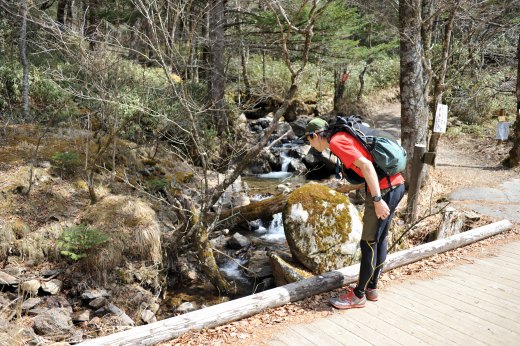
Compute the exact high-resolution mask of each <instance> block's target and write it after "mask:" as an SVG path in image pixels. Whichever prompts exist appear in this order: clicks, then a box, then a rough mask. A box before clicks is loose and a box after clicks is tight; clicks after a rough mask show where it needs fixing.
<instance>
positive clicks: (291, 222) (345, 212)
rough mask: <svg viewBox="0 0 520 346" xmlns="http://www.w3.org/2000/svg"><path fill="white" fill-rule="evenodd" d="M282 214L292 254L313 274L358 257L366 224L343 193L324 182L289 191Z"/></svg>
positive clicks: (329, 269) (339, 266)
mask: <svg viewBox="0 0 520 346" xmlns="http://www.w3.org/2000/svg"><path fill="white" fill-rule="evenodd" d="M282 218H283V225H284V230H285V236H286V238H287V243H288V244H289V248H290V249H291V252H292V254H293V256H294V257H295V258H296V259H297V260H298V261H300V262H301V263H302V264H303V265H304V266H305V267H306V268H308V269H309V270H310V271H312V272H313V273H314V274H321V273H324V272H327V271H331V270H335V269H338V268H342V267H345V266H348V265H351V264H353V263H354V261H356V260H357V259H358V257H359V251H358V244H359V241H360V239H361V231H362V227H363V226H362V223H361V219H360V217H359V213H358V211H357V209H356V208H355V207H354V206H353V205H352V204H351V203H350V201H349V199H348V197H347V196H345V195H344V194H342V193H339V192H337V191H334V190H332V189H330V188H328V187H327V186H324V185H320V184H315V183H311V184H306V185H304V186H302V187H300V188H298V189H296V190H294V191H293V192H292V193H291V194H290V195H289V198H288V200H287V204H286V205H285V207H284V209H283V212H282Z"/></svg>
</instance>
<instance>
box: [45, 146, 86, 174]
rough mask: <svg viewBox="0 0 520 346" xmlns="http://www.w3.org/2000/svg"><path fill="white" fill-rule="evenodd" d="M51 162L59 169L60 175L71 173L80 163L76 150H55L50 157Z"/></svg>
mask: <svg viewBox="0 0 520 346" xmlns="http://www.w3.org/2000/svg"><path fill="white" fill-rule="evenodd" d="M51 161H52V164H53V165H54V166H55V167H56V168H57V169H58V170H59V171H60V175H61V176H62V177H63V175H69V174H73V173H74V172H75V171H76V168H77V167H78V166H79V165H80V163H81V162H80V156H79V153H77V152H68V151H64V152H56V153H54V155H52V157H51Z"/></svg>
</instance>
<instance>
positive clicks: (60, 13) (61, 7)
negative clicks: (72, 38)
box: [56, 0, 68, 29]
mask: <svg viewBox="0 0 520 346" xmlns="http://www.w3.org/2000/svg"><path fill="white" fill-rule="evenodd" d="M67 2H68V0H59V1H58V6H57V9H56V24H58V27H59V28H60V29H61V28H63V26H64V25H65V11H66V9H67Z"/></svg>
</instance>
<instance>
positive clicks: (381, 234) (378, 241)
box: [354, 184, 404, 297]
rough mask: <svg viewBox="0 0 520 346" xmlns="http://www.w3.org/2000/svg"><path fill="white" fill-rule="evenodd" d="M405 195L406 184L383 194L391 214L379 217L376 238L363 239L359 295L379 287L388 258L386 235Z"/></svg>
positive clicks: (356, 290)
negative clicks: (383, 217) (378, 283)
mask: <svg viewBox="0 0 520 346" xmlns="http://www.w3.org/2000/svg"><path fill="white" fill-rule="evenodd" d="M403 195H404V184H402V185H399V186H397V187H396V188H395V189H393V190H391V191H389V192H388V193H387V194H385V195H384V196H383V200H384V201H385V202H386V204H387V205H388V207H389V208H390V215H389V216H388V217H387V218H386V219H384V220H381V219H379V220H378V222H377V229H376V232H375V239H374V240H361V244H360V245H361V263H360V269H359V280H358V284H357V286H356V288H355V289H354V293H355V294H356V295H357V296H358V297H362V296H363V295H364V294H365V290H366V289H367V288H372V289H374V288H377V281H378V279H379V276H380V275H381V271H382V270H383V264H384V262H385V260H386V252H387V241H386V236H387V235H388V230H389V229H390V225H391V223H392V219H393V217H394V214H395V209H396V208H397V205H398V204H399V202H400V201H401V199H402V198H403Z"/></svg>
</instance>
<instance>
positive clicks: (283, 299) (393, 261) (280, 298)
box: [80, 220, 513, 346]
mask: <svg viewBox="0 0 520 346" xmlns="http://www.w3.org/2000/svg"><path fill="white" fill-rule="evenodd" d="M512 226H513V225H512V224H511V222H510V221H508V220H502V221H499V222H495V223H492V224H489V225H486V226H483V227H479V228H475V229H473V230H471V231H467V232H464V233H460V234H457V235H454V236H451V237H448V238H445V239H439V240H436V241H433V242H431V243H426V244H423V245H419V246H416V247H414V248H411V249H408V250H403V251H400V252H396V253H393V254H391V255H389V256H388V257H387V261H386V263H385V266H384V271H387V270H390V269H394V268H397V267H400V266H403V265H406V264H409V263H412V262H416V261H418V260H421V259H423V258H426V257H429V256H431V255H434V254H437V253H441V252H445V251H448V250H452V249H455V248H457V247H461V246H465V245H468V244H471V243H473V242H476V241H478V240H482V239H484V238H487V237H490V236H492V235H495V234H498V233H501V232H504V231H506V230H509V229H511V228H512ZM358 272H359V264H356V265H352V266H349V267H345V268H342V269H338V270H335V271H331V272H328V273H325V274H323V275H318V276H313V277H312V278H309V279H305V280H302V281H298V282H295V283H291V284H288V285H285V286H281V287H277V288H273V289H271V290H267V291H264V292H261V293H257V294H253V295H251V296H247V297H243V298H240V299H236V300H232V301H229V302H226V303H222V304H217V305H213V306H210V307H208V308H204V309H201V310H197V311H193V312H190V313H187V314H184V315H180V316H176V317H172V318H168V319H165V320H162V321H158V322H154V323H151V324H147V325H143V326H139V327H135V328H132V329H129V330H126V331H123V332H119V333H115V334H112V335H108V336H104V337H101V338H97V339H92V340H87V341H85V342H83V343H81V344H80V345H84V346H87V345H110V346H113V345H153V344H156V343H158V342H161V341H165V340H170V339H173V338H176V337H178V336H180V335H182V334H184V333H185V332H187V331H189V330H200V329H204V328H212V327H216V326H219V325H222V324H226V323H229V322H232V321H236V320H239V319H242V318H245V317H249V316H251V315H254V314H257V313H259V312H261V311H264V310H265V309H268V308H273V307H277V306H281V305H284V304H287V303H289V302H294V301H297V300H300V299H303V298H306V297H309V296H312V295H315V294H318V293H322V292H326V291H330V290H333V289H335V288H338V287H341V286H343V285H346V284H349V283H352V282H355V281H356V280H357V276H358Z"/></svg>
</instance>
